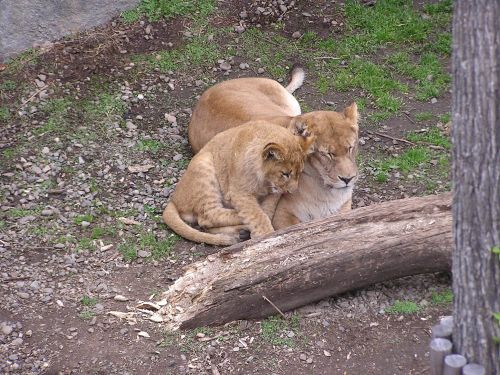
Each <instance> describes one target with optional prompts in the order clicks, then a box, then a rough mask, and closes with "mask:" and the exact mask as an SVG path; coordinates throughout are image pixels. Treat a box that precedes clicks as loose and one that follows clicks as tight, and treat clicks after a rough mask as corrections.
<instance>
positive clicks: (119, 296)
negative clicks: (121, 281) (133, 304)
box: [114, 294, 128, 302]
mask: <svg viewBox="0 0 500 375" xmlns="http://www.w3.org/2000/svg"><path fill="white" fill-rule="evenodd" d="M114 300H115V301H120V302H126V301H128V298H127V297H125V296H122V295H121V294H117V295H116V296H115V297H114Z"/></svg>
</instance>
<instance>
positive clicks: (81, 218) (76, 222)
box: [73, 214, 94, 225]
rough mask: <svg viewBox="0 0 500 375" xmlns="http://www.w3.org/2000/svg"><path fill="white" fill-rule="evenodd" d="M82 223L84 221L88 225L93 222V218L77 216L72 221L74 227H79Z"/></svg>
mask: <svg viewBox="0 0 500 375" xmlns="http://www.w3.org/2000/svg"><path fill="white" fill-rule="evenodd" d="M83 221H86V222H88V223H92V222H93V221H94V216H92V215H90V214H85V215H78V216H76V217H75V218H74V219H73V222H74V223H75V224H76V225H81V224H82V222H83Z"/></svg>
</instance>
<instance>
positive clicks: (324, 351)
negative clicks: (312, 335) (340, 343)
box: [323, 350, 332, 357]
mask: <svg viewBox="0 0 500 375" xmlns="http://www.w3.org/2000/svg"><path fill="white" fill-rule="evenodd" d="M323 354H324V355H325V357H331V356H332V355H331V353H330V352H329V351H328V350H323Z"/></svg>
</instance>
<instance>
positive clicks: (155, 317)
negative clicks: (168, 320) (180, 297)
mask: <svg viewBox="0 0 500 375" xmlns="http://www.w3.org/2000/svg"><path fill="white" fill-rule="evenodd" d="M149 320H151V321H153V322H155V323H162V322H163V317H162V316H161V315H160V314H158V313H155V314H153V315H151V316H150V317H149Z"/></svg>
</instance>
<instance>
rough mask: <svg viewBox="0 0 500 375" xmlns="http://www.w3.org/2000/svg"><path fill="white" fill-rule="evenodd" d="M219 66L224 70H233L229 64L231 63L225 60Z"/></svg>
mask: <svg viewBox="0 0 500 375" xmlns="http://www.w3.org/2000/svg"><path fill="white" fill-rule="evenodd" d="M219 68H220V69H221V70H224V71H226V72H227V71H229V70H231V64H229V63H227V62H223V63H221V64H220V65H219Z"/></svg>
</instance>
